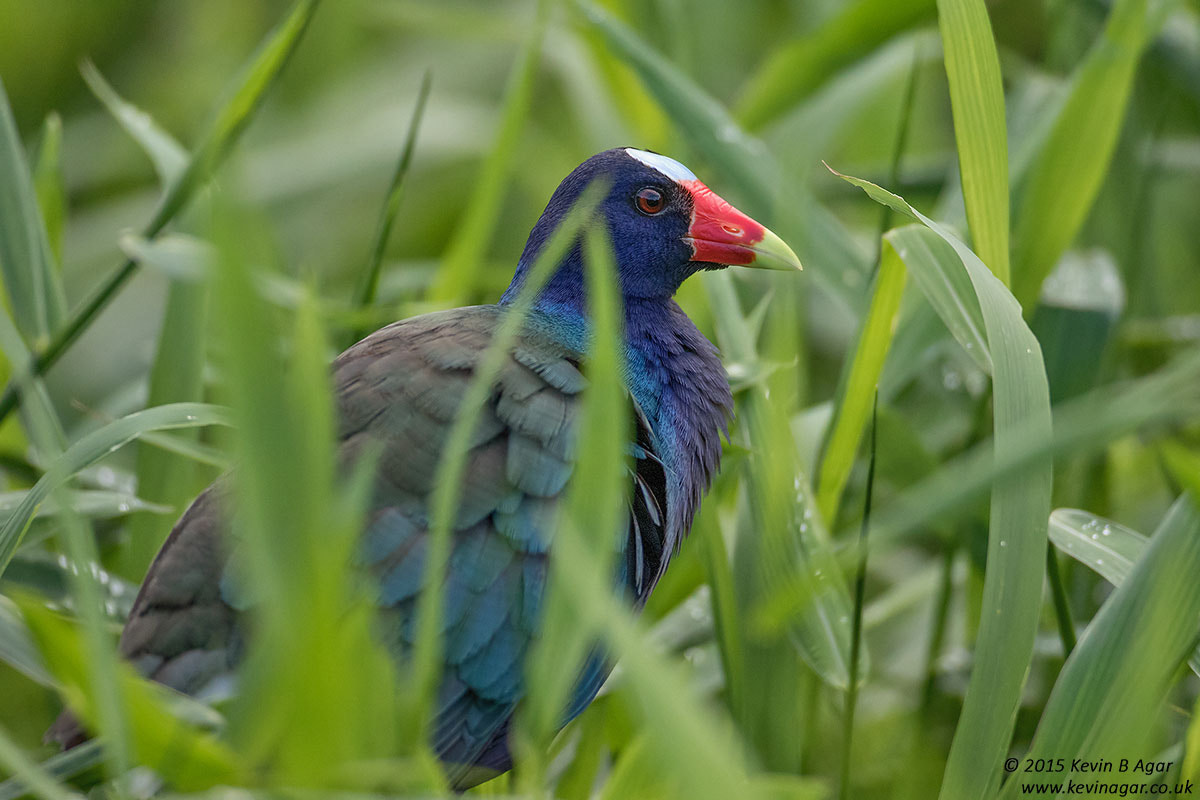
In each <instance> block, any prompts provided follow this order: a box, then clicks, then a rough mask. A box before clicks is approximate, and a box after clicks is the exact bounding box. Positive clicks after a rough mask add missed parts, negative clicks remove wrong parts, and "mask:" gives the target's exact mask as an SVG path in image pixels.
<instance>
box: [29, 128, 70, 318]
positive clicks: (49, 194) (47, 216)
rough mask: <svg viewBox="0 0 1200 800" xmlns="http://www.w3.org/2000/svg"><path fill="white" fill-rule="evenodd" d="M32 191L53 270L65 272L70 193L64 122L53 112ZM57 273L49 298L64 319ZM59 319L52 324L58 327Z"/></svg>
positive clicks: (52, 279) (35, 166) (45, 129)
mask: <svg viewBox="0 0 1200 800" xmlns="http://www.w3.org/2000/svg"><path fill="white" fill-rule="evenodd" d="M33 188H34V191H35V192H36V193H37V201H38V208H39V209H41V212H42V222H43V223H44V224H45V226H46V241H47V243H48V244H49V245H50V257H51V258H52V259H53V261H52V263H51V267H55V266H57V267H59V268H60V270H61V268H62V247H63V228H64V227H65V225H66V221H67V197H66V194H67V190H66V187H65V186H64V180H63V171H62V118H61V117H60V116H58V114H56V113H54V112H51V113H50V114H47V115H46V122H45V123H44V124H43V125H42V141H41V144H39V145H38V157H37V163H36V164H35V165H34V167H33ZM58 274H59V273H58V272H55V271H53V270H52V271H51V275H50V279H51V283H50V287H49V289H50V292H51V294H50V296H51V297H57V298H58V299H57V300H55V301H54V303H52V305H54V304H57V305H58V306H59V309H60V310H59V311H58V312H55V313H57V314H59V315H60V316H61V313H62V309H65V308H66V300H64V299H63V298H64V295H63V290H62V285H61V281H59V280H58V279H57V278H58ZM59 321H60V317H55V318H54V319H52V320H51V322H52V323H53V324H55V325H57V324H58V323H59Z"/></svg>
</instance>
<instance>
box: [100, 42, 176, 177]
mask: <svg viewBox="0 0 1200 800" xmlns="http://www.w3.org/2000/svg"><path fill="white" fill-rule="evenodd" d="M79 72H80V74H81V75H83V80H84V81H85V82H86V83H87V85H88V88H89V89H91V90H92V94H94V95H96V99H98V100H99V101H100V102H101V103H103V104H104V107H105V108H106V109H108V113H109V114H111V115H112V116H113V119H115V120H116V121H117V122H118V123H119V124H120V125H121V127H122V128H124V129H125V132H126V133H128V134H129V136H130V138H132V139H133V140H134V141H135V142H137V143H138V145H139V146H140V147H141V148H142V150H143V151H144V152H145V153H146V155H147V156H149V157H150V163H152V164H153V165H154V171H155V172H156V173H158V179H159V182H160V183H161V184H162V185H163V186H164V187H168V186H171V185H172V184H174V183H175V181H177V180H178V179H179V176H180V175H182V174H183V171H184V170H185V169H187V163H188V152H187V150H185V149H184V148H183V146H182V145H180V144H179V143H178V142H176V141H175V139H174V137H172V136H171V134H169V133H167V132H166V131H164V130H163V129H162V128H161V127H159V125H158V123H157V122H155V121H154V118H153V117H151V116H150V115H149V114H147V113H146V112H145V111H142V110H141V109H140V108H138V107H137V106H135V105H133V104H132V103H130V102H129V101H127V100H125V98H123V97H121V95H119V94H117V91H116V89H114V88H113V87H112V86H111V85H109V83H108V81H106V80H105V79H104V76H103V75H101V74H100V70H98V69H96V65H95V64H93V63H92V62H91V61H87V60H85V61H84V62H83V63H81V64H80V65H79Z"/></svg>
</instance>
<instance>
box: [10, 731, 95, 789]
mask: <svg viewBox="0 0 1200 800" xmlns="http://www.w3.org/2000/svg"><path fill="white" fill-rule="evenodd" d="M103 760H104V750H103V748H102V747H101V745H100V742H98V741H96V740H95V739H93V740H92V741H90V742H84V743H83V744H81V745H79V746H78V747H73V748H71V749H70V750H67V751H66V752H63V753H58V754H57V755H54V756H51V757H50V758H48V759H46V760H45V761H43V762H42V763H41V764H39V766H40V767H41V769H42V770H43V771H44V772H45V773H47V774H48V775H50V776H51V777H52V778H56V779H58V780H60V781H66V780H68V779H70V778H74V777H75V776H76V775H80V774H82V773H84V772H86V771H87V770H90V769H92V768H93V767H95V766H96V765H97V764H100V763H101V762H102V761H103ZM27 791H28V790H27V789H26V788H25V784H24V783H22V781H21V780H20V778H10V779H9V780H7V781H5V782H4V783H0V800H19V798H22V797H24V796H25V795H26V793H27ZM71 797H72V800H74V797H75V795H71Z"/></svg>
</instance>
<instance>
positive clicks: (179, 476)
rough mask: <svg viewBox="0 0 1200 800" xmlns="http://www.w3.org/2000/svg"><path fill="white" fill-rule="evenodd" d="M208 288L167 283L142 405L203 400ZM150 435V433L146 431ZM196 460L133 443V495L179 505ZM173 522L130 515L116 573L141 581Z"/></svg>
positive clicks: (188, 491)
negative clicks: (134, 482)
mask: <svg viewBox="0 0 1200 800" xmlns="http://www.w3.org/2000/svg"><path fill="white" fill-rule="evenodd" d="M208 294H209V292H208V286H207V285H205V284H194V283H188V282H186V281H172V282H171V285H170V286H169V287H168V288H167V302H166V307H165V308H164V309H163V318H162V326H161V328H160V329H159V335H158V350H157V352H156V353H155V356H154V364H153V365H152V366H151V368H150V392H149V396H148V397H147V399H146V405H147V406H148V407H151V408H154V407H157V406H164V405H167V404H168V403H188V402H199V401H201V400H203V399H204V375H203V371H204V355H205V341H206V337H205V335H204V332H205V330H204V326H205V320H206V318H207V316H208ZM197 434H198V431H196V430H183V431H179V432H178V433H177V434H176V436H175V438H176V439H177V440H185V441H191V442H195V440H196V439H197ZM151 436H153V434H151ZM195 484H196V468H195V462H194V461H192V460H191V459H187V458H181V457H179V456H177V455H175V454H173V453H170V452H168V451H166V450H164V449H162V448H161V447H157V446H155V444H154V443H151V442H146V441H143V442H141V443H140V444H139V445H138V455H137V486H138V494H139V495H141V496H142V497H144V498H145V499H146V500H150V501H153V502H156V503H163V504H166V505H167V506H173V507H175V508H180V509H182V508H184V507H186V506H187V503H188V501H189V500H190V499H191V497H192V496H193V495H194V494H195V489H196V485H195ZM172 522H173V520H171V519H170V518H163V517H162V516H160V515H154V514H135V515H134V517H133V519H131V520H130V522H129V542H128V544H127V545H126V547H125V548H124V549H123V550H122V552H121V555H120V572H121V574H122V575H124V576H125V577H127V578H129V579H130V580H140V579H141V577H142V576H143V575H145V574H146V569H147V568H148V567H149V566H150V562H151V561H152V560H153V559H154V554H155V553H157V552H158V549H159V547H160V546H161V545H162V543H163V540H164V539H166V537H167V534H168V533H169V532H170V529H171V525H172Z"/></svg>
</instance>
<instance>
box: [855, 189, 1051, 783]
mask: <svg viewBox="0 0 1200 800" xmlns="http://www.w3.org/2000/svg"><path fill="white" fill-rule="evenodd" d="M842 177H844V178H845V180H847V181H849V182H850V183H852V184H854V185H855V186H858V187H859V188H861V189H863V190H864V191H866V192H867V194H868V195H870V196H871V197H872V198H873V199H875V200H876V201H878V202H880V203H883V204H884V205H887V206H889V207H890V208H892V209H893V210H895V211H898V212H899V213H902V214H905V215H906V216H909V217H912V218H913V219H916V220H919V221H920V222H921V223H922V224H923V225H924V226H925V227H921V226H916V225H910V226H907V227H904V228H900V229H897V230H894V231H891V232H890V233H888V234H887V238H888V241H889V242H891V244H892V246H893V247H895V248H896V252H897V253H898V254H899V255H900V257H901V258H902V259H904V262H905V264H906V265H908V266H909V268H910V269H911V270H913V271H914V272H917V271H922V270H928V269H934V268H935V267H933V265H931V264H929V263H928V258H927V255H926V254H927V253H929V252H931V251H934V250H935V249H940V250H942V251H943V252H945V251H946V249H947V247H948V248H951V249H952V250H953V252H954V254H955V255H956V256H957V258H958V259H959V260H960V261H961V263H962V266H963V269H964V271H965V272H966V274H967V275H968V277H969V278H970V281H971V285H972V287H973V290H974V292H975V295H976V298H977V301H978V304H979V308H980V311H981V313H982V315H983V321H984V328H985V331H986V333H987V341H988V347H989V350H990V353H991V360H992V365H993V369H992V387H993V398H994V399H993V407H994V408H993V417H994V435H995V439H994V448H995V452H994V453H993V458H995V459H996V460H997V461H1000V460H1002V459H1004V458H1006V457H1011V455H1012V454H1015V453H1017V452H1019V451H1020V450H1021V448H1022V437H1023V436H1028V435H1032V436H1035V437H1041V438H1045V439H1050V438H1051V424H1050V389H1049V385H1048V383H1047V380H1046V369H1045V366H1044V364H1043V363H1042V354H1041V348H1040V347H1039V345H1038V342H1037V339H1036V338H1035V337H1034V335H1033V333H1032V332H1031V331H1030V330H1029V328H1028V326H1026V324H1025V322H1024V320H1023V319H1022V317H1021V307H1020V306H1019V305H1018V304H1017V301H1016V299H1015V298H1014V297H1013V296H1012V294H1010V293H1009V291H1008V290H1007V289H1006V288H1005V286H1004V284H1002V283H1001V282H1000V281H999V280H997V279H996V277H995V276H994V275H993V274H992V273H991V272H990V271H989V270H988V268H987V267H986V266H985V265H984V264H983V262H982V261H980V260H979V257H978V256H976V255H975V254H974V253H973V252H972V251H971V250H970V249H969V248H968V247H967V246H966V245H964V244H963V243H962V242H960V241H959V240H958V239H957V238H955V237H954V236H953V234H951V233H949V232H948V231H947V230H946V229H945V228H943V227H942V226H941V225H938V224H937V223H936V222H933V221H932V220H930V219H929V218H927V217H925V216H924V215H922V214H921V213H920V212H918V211H916V210H915V209H914V208H912V207H911V206H910V205H908V203H906V202H904V200H903V199H901V198H900V197H898V196H896V195H894V194H892V193H890V192H887V191H885V190H883V189H880V188H879V187H878V186H875V185H874V184H872V183H869V182H867V181H863V180H860V179H858V178H849V177H846V176H842ZM1052 463H1053V462H1052V461H1051V459H1050V458H1049V457H1041V458H1038V459H1036V460H1035V461H1034V462H1033V463H1032V464H1030V465H1029V466H1028V467H1027V468H1026V469H1025V470H1024V471H1022V472H1021V473H1020V474H1015V475H1011V476H1005V477H1001V478H998V479H997V480H996V481H995V482H994V483H993V486H992V501H991V519H990V522H989V527H988V555H987V559H988V561H987V563H988V569H987V575H986V578H985V580H984V587H983V600H982V608H981V616H980V625H979V636H978V640H977V644H976V647H975V667H974V669H972V671H971V679H970V683H969V685H968V688H967V694H966V697H965V699H964V702H963V711H962V715H961V716H960V718H959V723H958V728H957V729H956V731H955V735H954V742H953V744H952V745H951V748H950V757H949V760H948V761H947V764H946V772H945V775H944V777H943V781H942V789H941V795H940V796H941V797H943V798H953V799H954V800H963V799H965V798H972V797H977V798H983V797H990V796H991V795H992V794H993V793H994V791H995V790H996V788H997V787H999V785H1000V778H1001V775H1002V773H1001V762H1002V761H1003V760H1004V757H1005V755H1006V753H1007V750H1008V743H1009V739H1010V737H1011V736H1012V728H1013V722H1014V720H1015V718H1016V713H1017V709H1018V707H1019V704H1020V699H1021V691H1022V689H1023V687H1024V684H1025V677H1026V674H1027V673H1028V669H1029V663H1030V660H1031V659H1032V657H1033V641H1034V636H1035V634H1036V632H1037V622H1038V614H1039V611H1040V609H1041V597H1042V578H1043V575H1044V573H1045V565H1044V558H1045V550H1046V524H1047V519H1048V518H1049V516H1050V488H1051V483H1052Z"/></svg>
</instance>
